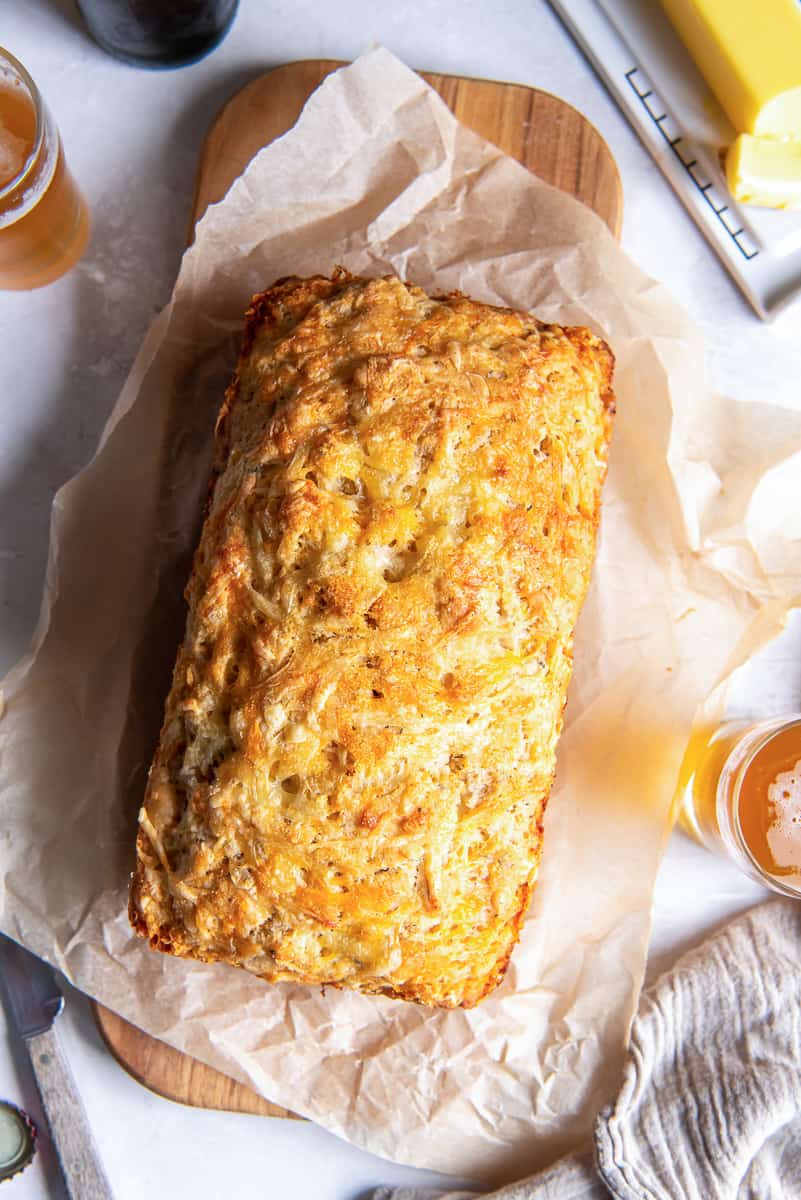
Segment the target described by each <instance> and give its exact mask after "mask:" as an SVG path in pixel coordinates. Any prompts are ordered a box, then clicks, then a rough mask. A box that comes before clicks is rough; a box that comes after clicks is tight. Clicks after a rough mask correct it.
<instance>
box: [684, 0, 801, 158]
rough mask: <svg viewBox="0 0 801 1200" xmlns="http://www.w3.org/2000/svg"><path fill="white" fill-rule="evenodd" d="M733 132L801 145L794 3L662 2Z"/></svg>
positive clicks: (800, 19)
mask: <svg viewBox="0 0 801 1200" xmlns="http://www.w3.org/2000/svg"><path fill="white" fill-rule="evenodd" d="M662 6H663V8H664V9H665V12H666V13H667V15H668V17H669V18H670V20H671V22H672V23H673V25H674V27H675V29H676V31H677V33H678V34H679V37H680V38H681V39H682V41H683V42H684V44H685V46H686V47H687V49H688V50H689V52H690V54H691V55H692V56H693V58H694V59H695V63H696V65H697V67H698V69H699V70H700V72H701V74H702V75H703V76H704V78H705V79H706V82H707V83H708V84H709V87H710V88H711V89H712V91H713V92H714V94H715V96H716V97H717V99H718V101H719V103H720V105H721V107H722V108H723V110H724V111H725V113H726V115H727V116H728V118H729V120H730V121H731V123H732V125H733V126H734V128H735V129H736V130H737V132H738V133H753V134H760V135H762V136H766V137H797V138H801V4H800V3H799V0H662Z"/></svg>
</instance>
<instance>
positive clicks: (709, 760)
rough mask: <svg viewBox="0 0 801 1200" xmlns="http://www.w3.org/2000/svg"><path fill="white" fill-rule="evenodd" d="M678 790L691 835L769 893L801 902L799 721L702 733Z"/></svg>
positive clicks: (786, 719) (691, 749)
mask: <svg viewBox="0 0 801 1200" xmlns="http://www.w3.org/2000/svg"><path fill="white" fill-rule="evenodd" d="M679 788H680V798H681V804H682V807H681V812H680V817H679V820H680V823H681V824H682V825H683V826H684V828H685V829H686V830H687V832H688V833H690V834H691V835H693V836H694V837H696V838H697V839H698V840H699V841H701V842H703V843H704V844H705V845H707V846H709V847H710V849H717V850H720V851H722V852H723V853H725V854H727V855H728V856H729V857H730V858H732V859H733V860H734V861H735V862H736V863H737V865H738V866H739V867H740V868H741V869H742V870H744V871H745V872H746V873H747V874H748V875H750V876H751V877H752V878H754V879H756V880H757V881H758V882H759V883H762V884H764V885H765V886H766V887H769V888H772V889H773V890H774V891H777V892H781V893H783V894H784V895H788V896H798V897H801V716H793V717H783V718H780V719H776V720H772V721H762V722H759V723H748V722H742V721H739V722H728V723H726V724H724V725H721V726H720V727H719V728H717V729H713V730H710V731H706V732H704V731H701V732H699V733H698V734H697V735H696V737H695V738H694V739H693V741H692V742H691V743H690V745H689V747H688V749H687V753H686V755H685V758H684V764H683V767H682V774H681V779H680V783H679Z"/></svg>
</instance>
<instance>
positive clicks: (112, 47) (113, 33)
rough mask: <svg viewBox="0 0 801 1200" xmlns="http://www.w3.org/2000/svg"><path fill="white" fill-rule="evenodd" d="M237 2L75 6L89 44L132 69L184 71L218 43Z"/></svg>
mask: <svg viewBox="0 0 801 1200" xmlns="http://www.w3.org/2000/svg"><path fill="white" fill-rule="evenodd" d="M238 3H239V0H77V4H78V10H79V12H80V14H81V16H82V17H83V19H84V22H85V24H86V28H87V29H88V31H89V33H90V34H91V35H92V37H93V38H94V40H95V41H96V42H97V44H98V45H99V46H101V47H102V48H103V49H104V50H105V51H107V52H108V53H109V54H113V55H114V57H115V58H121V59H123V61H124V62H128V63H132V64H133V65H134V66H137V67H183V66H186V65H187V64H188V63H193V62H197V60H198V59H199V58H202V57H203V55H204V54H208V52H209V51H210V50H213V49H214V47H215V46H216V45H217V44H218V43H219V42H221V41H222V39H223V38H224V37H225V35H226V33H227V32H228V30H229V29H230V27H231V22H232V21H233V19H234V14H235V13H236V9H237V4H238Z"/></svg>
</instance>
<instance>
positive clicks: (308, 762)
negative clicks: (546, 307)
mask: <svg viewBox="0 0 801 1200" xmlns="http://www.w3.org/2000/svg"><path fill="white" fill-rule="evenodd" d="M612 368H613V359H612V355H611V352H610V351H609V349H608V347H607V346H606V345H605V344H604V343H603V342H602V341H600V340H599V339H598V338H596V337H594V336H593V334H592V333H590V331H589V330H587V329H581V328H573V329H563V328H560V327H558V326H555V325H544V324H542V323H541V322H539V321H537V320H536V319H535V318H534V317H532V316H529V315H528V314H526V313H518V312H512V311H509V310H505V309H499V308H492V307H490V306H488V305H484V304H478V303H476V302H474V301H472V300H469V299H467V298H465V297H464V296H461V295H459V294H454V295H450V296H446V297H440V298H436V299H431V298H429V297H428V296H427V295H426V294H425V293H424V292H422V291H421V290H420V289H419V288H416V287H412V286H408V285H405V284H403V283H401V282H400V281H399V280H397V279H394V278H386V279H373V280H367V279H360V278H354V277H352V276H349V275H347V274H346V273H345V272H341V271H340V272H336V273H335V275H334V277H333V278H332V279H326V278H322V277H316V278H313V279H305V280H302V279H294V278H293V279H287V280H282V281H279V282H278V283H277V284H276V285H275V286H274V287H272V288H271V289H270V290H269V291H267V292H265V293H263V294H262V295H260V296H257V297H255V298H254V301H253V304H252V307H251V308H250V310H249V312H248V316H247V325H246V333H245V341H244V346H243V350H242V354H241V357H240V361H239V366H238V369H237V373H236V375H235V377H234V380H233V382H232V384H231V386H230V387H229V389H228V392H227V394H226V399H225V403H224V405H223V409H222V412H221V414H220V418H219V421H218V426H217V456H216V467H215V473H214V477H213V480H212V487H213V491H212V495H211V499H210V504H209V511H208V515H207V519H206V523H205V526H204V529H203V534H202V537H201V541H200V545H199V547H198V550H197V553H196V557H195V563H194V568H193V572H192V576H191V579H190V581H189V584H188V588H187V600H188V604H189V616H188V624H187V630H186V636H185V639H184V642H183V645H182V646H181V649H180V651H179V654H178V659H177V663H176V667H175V674H174V679H173V685H172V690H171V692H170V695H169V698H168V700H167V706H166V715H165V720H164V726H163V729H162V733H161V740H160V743H159V746H158V749H157V752H156V755H155V759H154V762H153V765H152V768H151V772H150V778H149V783H148V788H147V793H146V796H145V800H144V805H143V808H142V810H141V814H140V832H139V837H138V841H137V851H138V859H137V867H136V873H135V876H134V880H133V886H132V892H131V920H132V923H133V925H134V927H135V928H136V929H137V931H138V932H139V933H141V934H142V935H143V936H145V937H148V938H149V939H150V941H151V944H152V945H153V946H154V947H155V948H157V949H159V950H163V951H166V952H169V953H171V954H176V955H181V956H189V957H192V958H197V959H202V960H205V961H224V962H228V963H234V964H237V965H238V966H241V967H245V968H247V970H249V971H252V972H254V973H255V974H257V975H260V976H262V977H264V978H265V979H269V980H274V981H275V980H292V981H294V982H297V983H305V984H333V985H338V986H343V987H349V988H355V989H358V990H360V991H362V992H382V993H386V994H389V995H393V996H398V997H403V998H406V999H410V1000H415V1001H418V1002H421V1003H424V1004H435V1005H442V1006H445V1007H454V1006H458V1005H463V1006H470V1005H473V1004H475V1003H477V1002H478V1001H479V1000H481V999H482V997H483V996H485V995H486V994H487V993H488V992H489V991H490V990H491V989H492V988H493V987H495V986H496V984H497V983H498V982H499V981H500V979H501V977H502V975H503V972H504V970H505V967H506V964H507V962H508V959H509V955H510V953H511V951H512V948H513V946H514V943H515V941H516V940H517V936H518V931H519V927H520V924H521V921H522V919H523V916H524V914H525V910H526V906H527V903H528V898H529V893H530V889H531V887H532V884H533V882H534V879H535V876H536V873H537V868H538V865H539V859H540V850H541V843H542V818H543V812H544V808H545V803H546V799H547V796H548V791H549V788H550V784H551V780H552V777H553V773H554V766H555V753H556V743H557V739H558V736H559V732H560V728H561V722H562V709H563V706H564V701H565V693H566V690H567V684H568V680H569V676H570V671H571V654H572V633H573V627H574V624H575V621H576V618H577V616H578V613H579V608H580V606H581V603H582V600H583V597H584V594H585V591H586V588H587V585H588V582H589V576H590V570H591V564H592V558H593V548H594V539H595V532H596V527H597V524H598V513H599V503H600V492H601V485H602V483H603V479H604V475H605V471H606V448H607V442H608V437H609V432H610V424H611V414H612V411H613V402H612V393H611V377H612Z"/></svg>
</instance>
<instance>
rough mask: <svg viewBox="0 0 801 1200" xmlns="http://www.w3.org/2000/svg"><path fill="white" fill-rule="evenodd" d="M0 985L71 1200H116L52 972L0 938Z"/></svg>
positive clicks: (60, 997) (23, 951)
mask: <svg viewBox="0 0 801 1200" xmlns="http://www.w3.org/2000/svg"><path fill="white" fill-rule="evenodd" d="M0 981H2V984H3V990H4V991H5V993H6V996H7V998H8V1006H9V1010H10V1016H11V1020H12V1023H13V1025H14V1027H15V1028H16V1031H17V1033H18V1034H19V1035H20V1037H21V1038H22V1039H23V1041H24V1042H25V1046H26V1048H27V1050H28V1054H29V1055H30V1060H31V1066H32V1067H33V1073H34V1076H35V1078H36V1084H37V1087H38V1088H39V1095H40V1096H41V1097H42V1106H43V1108H44V1111H45V1114H46V1116H47V1121H48V1124H49V1126H50V1133H51V1135H52V1139H53V1144H54V1145H55V1148H56V1151H57V1153H58V1157H59V1162H60V1163H61V1170H62V1172H63V1174H64V1181H65V1183H66V1185H67V1191H68V1192H69V1195H70V1197H71V1200H112V1191H111V1187H110V1186H109V1182H108V1179H107V1178H106V1174H105V1171H104V1170H103V1167H102V1165H101V1162H100V1158H99V1156H98V1153H97V1149H96V1147H95V1142H94V1138H93V1137H92V1132H91V1130H90V1128H89V1122H88V1121H87V1119H86V1113H85V1112H84V1109H83V1105H82V1104H81V1100H80V1097H79V1095H78V1090H77V1088H76V1087H75V1082H74V1080H73V1078H72V1072H71V1071H70V1069H69V1066H68V1065H67V1062H66V1060H65V1058H64V1056H63V1055H62V1053H61V1047H60V1045H59V1041H58V1036H57V1034H56V1030H55V1028H54V1022H55V1019H56V1017H57V1016H58V1015H59V1013H60V1012H61V1010H62V1009H63V1007H64V997H63V995H62V993H61V988H60V987H59V986H58V981H57V980H56V976H55V973H54V972H53V970H52V968H51V967H49V966H48V965H47V963H45V962H43V961H42V960H41V959H40V958H35V957H34V955H33V954H30V953H29V952H28V951H27V950H25V949H23V947H22V946H18V945H17V944H16V942H12V941H11V939H10V938H7V937H5V936H4V935H3V934H0Z"/></svg>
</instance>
